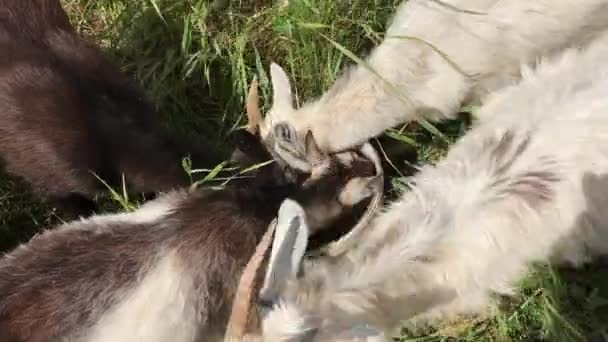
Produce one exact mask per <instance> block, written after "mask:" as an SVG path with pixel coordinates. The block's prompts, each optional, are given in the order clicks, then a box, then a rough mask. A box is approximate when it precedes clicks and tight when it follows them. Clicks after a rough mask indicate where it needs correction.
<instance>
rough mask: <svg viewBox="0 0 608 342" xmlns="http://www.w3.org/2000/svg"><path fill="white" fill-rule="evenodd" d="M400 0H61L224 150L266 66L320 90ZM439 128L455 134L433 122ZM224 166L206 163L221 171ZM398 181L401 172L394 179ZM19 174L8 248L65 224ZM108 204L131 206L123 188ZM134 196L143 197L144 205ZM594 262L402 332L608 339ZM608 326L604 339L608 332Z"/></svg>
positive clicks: (0, 184)
mask: <svg viewBox="0 0 608 342" xmlns="http://www.w3.org/2000/svg"><path fill="white" fill-rule="evenodd" d="M399 2H400V1H397V0H375V1H374V0H352V1H336V0H292V4H291V5H290V6H289V7H288V8H287V9H284V10H281V9H276V8H271V7H269V6H268V5H269V3H271V1H268V0H265V1H262V0H258V1H215V2H214V3H210V2H209V1H201V0H97V1H90V0H64V1H63V3H64V5H65V7H66V9H67V10H68V12H69V14H70V16H71V19H72V22H73V24H74V25H75V26H76V27H77V29H78V30H79V31H80V32H81V33H82V34H83V35H84V36H86V37H87V38H88V39H90V40H91V41H94V42H95V43H97V44H99V45H100V46H102V47H103V50H104V53H106V54H107V55H108V56H109V57H110V58H111V59H112V60H114V61H115V62H116V64H117V65H119V66H120V67H121V68H122V69H123V70H124V71H125V72H126V73H127V74H129V75H131V76H132V77H133V78H134V79H136V80H137V81H139V82H141V84H142V85H144V87H145V89H146V91H147V92H148V94H149V96H150V98H151V99H153V101H154V102H155V104H156V105H157V107H158V109H159V111H160V112H161V113H162V117H163V122H164V124H165V127H166V128H167V129H168V130H170V131H171V132H173V133H174V134H178V135H180V136H183V137H186V138H188V139H191V140H192V141H195V142H197V141H199V142H202V141H207V142H211V145H212V146H213V147H214V148H215V149H216V150H217V151H219V152H220V153H226V152H228V151H227V150H226V144H225V137H226V135H227V134H229V133H230V132H231V131H232V130H234V129H235V128H237V127H239V126H241V125H243V124H244V121H243V119H244V117H243V107H244V105H243V103H244V98H245V94H246V91H247V87H248V83H249V81H250V80H251V78H252V77H253V75H254V74H256V73H257V74H258V75H259V76H260V86H261V96H262V106H263V110H266V109H268V106H269V103H268V99H269V84H268V75H267V74H266V72H265V71H267V70H268V65H269V63H270V62H271V61H277V62H279V63H280V64H281V65H282V66H283V67H284V68H285V69H286V71H287V72H288V73H289V74H290V75H291V77H292V79H293V84H294V85H295V86H296V89H295V90H294V91H295V93H296V94H297V95H298V97H299V99H300V100H302V99H310V98H311V97H314V96H318V95H320V94H321V93H322V92H323V91H324V90H326V89H327V88H328V87H329V86H330V85H331V84H332V82H333V81H334V80H335V79H336V77H337V76H338V75H339V73H340V71H341V70H342V69H343V67H344V66H346V65H348V64H351V63H353V57H354V56H364V55H365V54H366V53H367V52H369V50H370V48H372V47H373V46H374V45H375V44H377V43H378V42H379V41H381V39H382V36H383V32H384V28H385V25H386V23H387V20H388V19H389V18H390V16H391V14H392V13H393V11H394V8H395V5H396V4H397V3H399ZM428 128H431V129H432V128H437V129H438V130H439V131H440V132H442V133H443V134H444V135H445V136H446V137H447V141H448V142H447V143H446V140H444V139H440V138H438V137H437V136H434V135H432V134H430V133H429V132H428ZM465 128H466V126H465V125H464V124H463V121H461V120H454V121H451V122H447V123H442V124H439V125H435V126H434V127H427V129H424V128H422V127H421V126H420V125H419V124H416V123H410V124H407V125H404V126H403V127H401V128H396V129H394V130H391V131H390V132H388V133H387V134H386V135H385V136H384V137H383V138H382V141H383V144H384V145H383V146H384V147H386V151H387V157H388V158H389V159H390V160H391V161H392V163H393V164H394V165H395V166H396V167H397V168H401V167H402V166H403V162H402V161H401V160H397V159H395V157H394V156H395V155H398V152H399V150H400V148H412V147H413V148H415V149H416V150H417V152H418V157H419V159H418V161H417V164H418V165H421V164H424V163H428V162H434V161H436V160H437V159H439V158H441V157H442V156H443V155H444V154H445V150H446V148H447V147H448V145H449V142H453V141H454V140H455V139H457V138H458V137H459V136H461V135H462V133H463V132H464V130H465ZM220 171H221V170H220V169H219V168H216V169H214V170H207V171H204V172H206V173H207V177H206V180H210V179H211V178H217V179H221V177H220V175H219V173H220ZM393 183H394V184H396V185H397V186H399V185H400V184H403V179H402V178H395V179H393ZM25 189H26V188H25V187H24V186H23V184H21V183H20V182H19V181H18V180H16V179H14V178H12V177H9V176H7V175H0V251H2V250H4V251H6V250H8V249H10V248H12V247H13V246H15V245H16V244H17V243H19V242H24V241H27V239H28V238H30V237H31V236H32V235H33V234H35V233H36V232H37V231H38V230H39V229H40V228H42V227H50V226H53V225H54V224H57V223H59V222H61V219H60V217H58V216H57V215H56V214H55V213H54V211H53V210H51V209H50V208H48V206H46V205H45V203H43V202H41V201H39V200H36V199H35V198H34V197H33V196H32V195H31V194H30V193H29V192H28V191H26V190H25ZM111 197H112V198H113V201H110V203H109V204H108V208H109V210H129V209H130V208H132V205H134V204H133V203H132V202H133V201H132V199H131V201H129V199H125V198H124V196H123V195H122V192H121V189H118V190H116V192H115V193H112V194H111ZM135 205H136V204H135ZM603 273H606V269H604V268H602V267H601V266H600V265H592V266H589V267H588V268H587V269H584V270H580V271H577V272H573V271H568V270H552V269H550V268H549V267H548V266H546V265H538V266H537V267H535V268H534V271H533V272H532V274H531V275H530V276H529V277H528V278H526V279H525V280H523V281H522V283H521V284H520V286H519V289H520V291H519V296H518V297H517V298H514V299H513V298H512V299H505V300H502V301H501V310H500V313H499V314H498V315H497V316H495V317H494V318H492V319H486V320H476V319H466V320H465V319H463V320H462V321H461V322H457V323H454V324H450V325H445V326H438V327H432V328H428V327H424V328H421V327H418V328H414V327H409V326H407V325H405V326H404V328H403V329H402V336H401V337H399V338H398V340H400V341H495V340H496V341H539V340H546V341H585V340H591V339H592V338H598V341H602V340H608V276H606V275H604V274H603ZM602 336H603V339H602Z"/></svg>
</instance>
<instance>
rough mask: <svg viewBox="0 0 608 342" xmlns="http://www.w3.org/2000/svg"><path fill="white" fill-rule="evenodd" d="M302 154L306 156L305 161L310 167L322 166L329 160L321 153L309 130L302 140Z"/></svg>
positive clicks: (327, 156)
mask: <svg viewBox="0 0 608 342" xmlns="http://www.w3.org/2000/svg"><path fill="white" fill-rule="evenodd" d="M304 153H305V154H306V160H307V161H308V163H309V164H310V165H312V166H318V165H322V164H324V163H325V162H327V160H328V158H329V155H327V154H326V153H324V152H323V151H321V149H320V148H319V145H318V144H317V141H316V140H315V137H314V136H313V135H312V131H310V130H308V131H307V132H306V137H305V138H304Z"/></svg>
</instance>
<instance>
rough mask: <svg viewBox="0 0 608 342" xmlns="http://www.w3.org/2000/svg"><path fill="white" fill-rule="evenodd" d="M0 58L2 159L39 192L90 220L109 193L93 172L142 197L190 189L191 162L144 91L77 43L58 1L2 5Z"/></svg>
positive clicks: (197, 158)
mask: <svg viewBox="0 0 608 342" xmlns="http://www.w3.org/2000/svg"><path fill="white" fill-rule="evenodd" d="M0 51H2V53H1V54H0V159H3V160H4V164H5V166H6V169H7V171H8V172H9V173H11V174H14V175H18V176H20V177H22V178H24V179H25V180H26V181H27V182H28V183H29V184H30V185H31V186H32V187H33V188H34V190H35V191H36V192H37V193H39V194H41V195H43V196H48V197H50V198H52V199H60V200H70V199H72V200H79V201H80V204H82V205H83V206H84V208H82V209H83V210H87V211H90V210H93V209H94V204H93V203H92V202H91V201H90V199H91V197H92V196H93V195H95V194H96V193H97V192H98V191H99V189H100V188H101V187H102V184H101V182H99V181H98V180H97V179H96V178H95V177H94V175H93V174H92V172H95V173H96V174H97V175H98V176H100V177H101V178H103V179H104V180H106V181H107V182H109V183H110V184H112V185H116V184H119V183H120V181H121V174H122V173H124V175H125V178H126V181H127V185H128V189H130V190H133V191H136V192H156V191H162V190H169V189H172V188H174V187H176V186H180V185H185V184H187V183H188V178H187V175H186V174H185V172H184V171H183V170H181V163H180V158H181V157H184V156H185V154H186V153H181V152H182V151H180V152H178V150H180V149H181V148H179V147H178V146H177V144H176V143H174V142H173V141H171V139H168V138H167V137H165V136H164V135H163V133H162V132H161V129H160V126H159V124H158V118H157V114H156V113H155V111H154V109H153V108H152V106H151V105H150V104H149V103H148V102H147V100H146V99H145V96H144V94H143V92H142V91H141V89H139V87H138V86H136V85H135V84H133V83H131V82H130V80H129V79H128V78H127V77H126V76H125V75H123V74H122V73H121V72H120V71H119V70H118V69H117V68H116V67H115V66H113V65H112V64H111V63H110V62H109V61H108V60H107V59H106V58H104V57H103V56H102V54H101V53H100V51H99V50H98V49H97V48H96V47H94V46H92V45H90V44H88V43H86V42H85V41H84V40H83V39H81V38H80V37H79V36H78V34H77V33H76V32H75V30H74V29H73V28H72V26H71V25H70V23H69V21H68V17H67V15H66V13H65V12H64V10H63V8H62V7H61V4H60V3H59V0H28V1H22V0H0ZM200 150H203V149H200ZM198 151H199V150H198V149H197V151H190V152H192V153H193V159H194V162H195V163H197V162H200V163H201V164H204V165H205V166H209V165H208V164H210V163H209V162H210V160H206V159H207V158H206V157H204V154H203V153H199V152H198ZM72 202H75V201H72ZM80 214H85V213H80Z"/></svg>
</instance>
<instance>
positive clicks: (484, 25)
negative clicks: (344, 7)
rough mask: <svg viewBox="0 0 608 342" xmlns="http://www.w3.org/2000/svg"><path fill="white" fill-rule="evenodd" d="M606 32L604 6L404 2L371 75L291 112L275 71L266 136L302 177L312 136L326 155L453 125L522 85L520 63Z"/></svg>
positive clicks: (283, 80) (351, 75)
mask: <svg viewBox="0 0 608 342" xmlns="http://www.w3.org/2000/svg"><path fill="white" fill-rule="evenodd" d="M607 28H608V3H607V2H606V1H604V0H581V1H578V2H577V3H576V6H574V5H573V3H572V2H571V1H567V0H527V1H518V0H507V1H504V0H503V1H498V0H443V1H429V0H409V1H404V2H403V3H402V4H401V5H400V6H399V7H398V8H397V10H396V14H395V15H394V18H393V19H392V23H391V24H390V25H389V27H388V29H387V32H386V36H385V39H384V41H383V42H382V43H381V44H380V45H379V46H377V47H376V48H375V49H373V50H372V51H371V55H370V56H369V58H367V63H368V64H369V66H371V67H372V68H373V69H374V70H375V72H372V71H370V70H369V69H368V67H367V66H362V65H358V66H355V67H353V68H351V69H350V70H347V71H346V72H345V73H344V74H343V75H342V76H341V77H340V78H339V79H338V80H337V81H336V82H335V83H334V85H333V86H332V87H331V88H330V89H329V90H328V91H327V92H326V93H325V94H324V95H323V96H321V97H320V98H319V99H316V100H314V101H310V102H308V103H304V104H303V105H302V107H301V108H298V109H296V108H294V106H293V99H292V94H291V86H290V82H289V78H288V77H287V75H286V74H285V72H284V71H283V70H282V69H281V68H280V67H279V66H278V65H277V64H274V63H273V64H272V65H271V67H270V74H271V79H272V86H273V100H272V101H273V103H272V107H271V109H270V111H269V112H268V113H267V115H266V120H265V121H266V122H265V124H264V125H262V137H264V139H266V140H268V141H269V143H271V144H272V146H273V148H274V149H276V152H277V153H278V154H280V155H281V156H282V157H283V158H284V159H285V160H286V161H287V162H288V163H289V164H290V165H292V166H293V167H296V168H299V169H301V170H304V171H306V170H308V169H309V168H310V166H309V165H307V164H306V163H305V161H304V158H303V156H304V154H303V151H304V148H303V140H304V136H305V133H306V132H307V131H308V130H311V131H312V132H313V135H314V136H315V138H316V139H317V141H318V143H319V147H320V148H321V149H322V150H323V151H329V152H336V151H342V150H344V149H346V148H350V147H351V146H356V145H358V144H360V143H362V142H364V141H367V140H368V139H369V138H371V137H374V136H377V135H379V134H381V133H382V132H383V131H384V130H386V129H388V128H390V127H394V126H395V125H398V124H400V123H404V122H407V121H411V120H418V119H420V118H423V117H424V118H426V119H431V120H440V119H443V118H451V117H454V115H455V114H456V113H457V111H458V109H459V108H460V106H461V105H462V104H463V103H466V102H472V101H482V100H483V98H484V97H485V95H486V94H488V93H491V92H492V91H494V90H497V89H499V88H501V87H503V86H505V85H508V84H510V83H512V82H514V81H516V80H518V79H519V78H520V66H521V65H522V64H530V63H534V62H535V61H536V60H537V59H538V58H540V57H542V56H549V55H553V54H555V53H556V52H559V51H562V50H563V49H565V48H568V47H576V46H579V47H580V46H584V45H585V44H587V43H588V42H590V41H591V40H592V39H593V38H594V37H596V36H597V35H598V34H601V33H602V32H604V31H606V29H607ZM376 73H377V74H376ZM378 75H379V76H380V77H379V76H378Z"/></svg>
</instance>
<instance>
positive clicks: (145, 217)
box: [58, 190, 187, 229]
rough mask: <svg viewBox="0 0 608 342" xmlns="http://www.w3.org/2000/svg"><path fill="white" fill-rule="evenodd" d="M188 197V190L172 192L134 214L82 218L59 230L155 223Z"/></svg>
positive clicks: (143, 206)
mask: <svg viewBox="0 0 608 342" xmlns="http://www.w3.org/2000/svg"><path fill="white" fill-rule="evenodd" d="M186 196H187V191H186V190H175V191H171V192H168V193H166V194H163V195H161V196H160V197H159V198H157V199H155V200H154V201H148V202H146V203H144V204H143V205H142V206H141V207H139V208H137V209H136V210H135V211H133V212H125V213H118V214H100V215H93V216H90V217H87V218H81V219H80V220H79V221H74V222H69V223H66V224H63V225H61V226H59V227H58V229H83V228H85V229H90V227H92V226H97V227H103V226H107V225H112V224H120V223H124V224H146V223H154V222H157V221H159V220H160V219H162V218H163V217H165V216H167V215H169V214H170V213H172V212H173V211H174V210H175V209H176V208H177V206H178V205H179V203H180V202H181V201H182V200H183V199H184V198H185V197H186ZM83 224H84V225H83Z"/></svg>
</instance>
